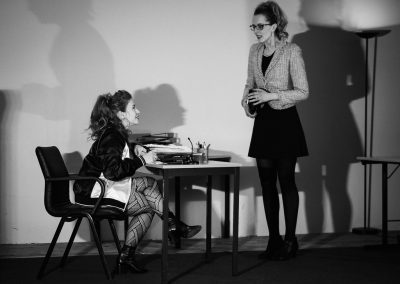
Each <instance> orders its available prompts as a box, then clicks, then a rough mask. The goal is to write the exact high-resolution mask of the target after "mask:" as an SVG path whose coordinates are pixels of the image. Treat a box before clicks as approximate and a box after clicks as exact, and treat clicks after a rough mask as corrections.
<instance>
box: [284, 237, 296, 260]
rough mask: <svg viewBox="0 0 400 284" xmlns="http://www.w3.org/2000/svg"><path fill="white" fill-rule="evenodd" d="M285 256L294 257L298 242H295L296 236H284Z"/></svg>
mask: <svg viewBox="0 0 400 284" xmlns="http://www.w3.org/2000/svg"><path fill="white" fill-rule="evenodd" d="M285 244H286V251H287V258H291V257H295V256H296V254H297V251H298V250H299V243H298V242H297V238H296V237H293V238H290V239H289V238H285Z"/></svg>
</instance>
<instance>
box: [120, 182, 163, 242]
mask: <svg viewBox="0 0 400 284" xmlns="http://www.w3.org/2000/svg"><path fill="white" fill-rule="evenodd" d="M126 212H127V214H128V216H129V217H132V218H130V219H131V220H130V222H129V225H128V229H127V230H126V237H125V245H128V246H132V247H136V246H137V245H138V244H139V242H140V240H141V239H142V238H143V236H144V235H145V234H146V232H147V230H148V229H149V227H150V225H151V221H152V220H153V217H154V213H156V214H157V215H158V216H162V212H163V198H162V195H161V193H160V191H159V190H158V186H157V182H156V181H155V180H154V179H153V178H149V177H139V178H133V179H132V191H131V195H130V197H129V201H128V204H127V206H126Z"/></svg>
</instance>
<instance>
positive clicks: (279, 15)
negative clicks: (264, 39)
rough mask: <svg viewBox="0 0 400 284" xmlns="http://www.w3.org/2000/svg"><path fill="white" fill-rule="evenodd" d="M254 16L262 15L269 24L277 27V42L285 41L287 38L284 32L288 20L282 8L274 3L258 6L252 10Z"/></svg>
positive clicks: (268, 2)
mask: <svg viewBox="0 0 400 284" xmlns="http://www.w3.org/2000/svg"><path fill="white" fill-rule="evenodd" d="M256 15H264V16H265V18H266V19H267V20H268V21H269V22H270V23H271V24H276V25H277V27H276V29H275V35H276V37H277V38H278V39H279V40H282V39H286V38H287V37H288V36H289V34H288V33H287V32H286V26H287V24H288V20H287V18H286V15H285V13H284V12H283V10H282V8H281V7H280V6H279V5H278V4H277V3H276V2H275V1H267V2H263V3H261V4H259V5H258V6H257V7H256V9H255V10H254V16H256Z"/></svg>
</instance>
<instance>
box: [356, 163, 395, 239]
mask: <svg viewBox="0 0 400 284" xmlns="http://www.w3.org/2000/svg"><path fill="white" fill-rule="evenodd" d="M357 160H359V161H360V162H361V163H362V164H363V165H366V164H381V165H382V245H387V232H388V228H387V223H388V221H389V220H388V213H387V211H388V193H387V189H388V183H387V181H388V178H389V177H390V176H389V177H388V165H389V164H393V165H397V167H396V169H395V170H394V171H396V170H397V168H398V166H399V165H400V157H357ZM394 171H393V172H392V173H394Z"/></svg>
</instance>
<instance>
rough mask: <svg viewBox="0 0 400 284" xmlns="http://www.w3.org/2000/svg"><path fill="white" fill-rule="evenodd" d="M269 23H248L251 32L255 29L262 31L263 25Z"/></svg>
mask: <svg viewBox="0 0 400 284" xmlns="http://www.w3.org/2000/svg"><path fill="white" fill-rule="evenodd" d="M270 25H271V24H257V25H250V30H252V31H253V32H254V31H255V30H257V31H262V30H263V29H264V27H265V26H270Z"/></svg>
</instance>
